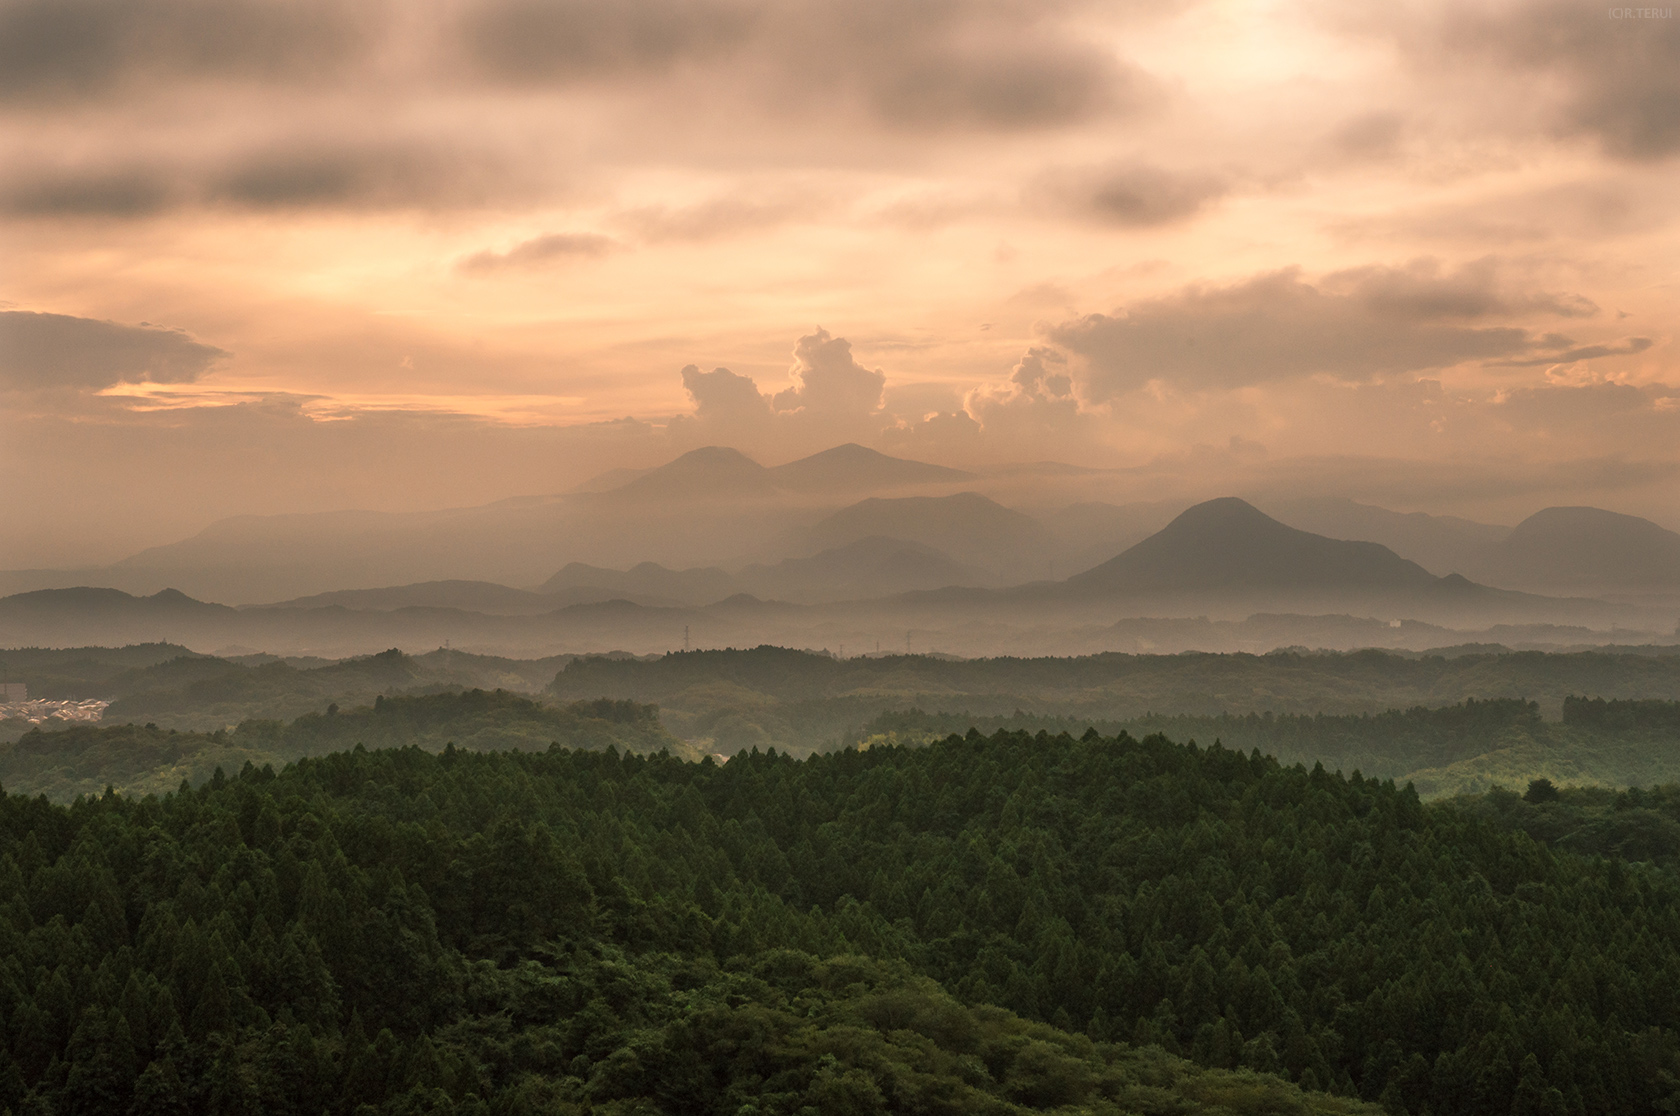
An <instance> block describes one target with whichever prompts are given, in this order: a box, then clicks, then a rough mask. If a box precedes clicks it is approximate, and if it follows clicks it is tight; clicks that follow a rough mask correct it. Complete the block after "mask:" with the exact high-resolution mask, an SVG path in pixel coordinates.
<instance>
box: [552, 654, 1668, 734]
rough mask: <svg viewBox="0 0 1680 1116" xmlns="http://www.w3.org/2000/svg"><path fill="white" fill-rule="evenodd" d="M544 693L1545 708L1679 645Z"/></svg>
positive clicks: (701, 676)
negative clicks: (1525, 704)
mask: <svg viewBox="0 0 1680 1116" xmlns="http://www.w3.org/2000/svg"><path fill="white" fill-rule="evenodd" d="M549 689H550V692H551V693H553V694H554V695H556V696H557V697H561V698H563V699H567V700H572V699H576V698H584V697H602V696H610V697H619V698H631V699H634V700H636V701H650V702H657V703H658V704H659V705H660V706H661V707H662V708H664V707H668V706H670V705H672V704H675V705H678V706H681V707H684V708H686V707H688V706H689V705H691V704H699V703H702V702H703V701H704V699H705V698H706V696H707V695H708V693H710V694H716V693H718V692H719V691H724V692H732V693H735V694H737V695H740V696H741V697H743V698H752V699H756V700H757V701H758V702H759V703H764V702H779V703H784V704H791V703H795V702H806V703H809V702H816V701H834V700H852V701H854V702H856V703H859V704H860V705H862V706H867V705H868V704H869V703H870V702H872V701H881V700H885V701H886V702H887V705H886V706H885V707H887V708H899V709H902V708H906V707H908V706H909V705H920V706H921V707H922V708H924V709H944V710H949V711H951V712H958V711H961V712H967V713H976V714H994V713H1009V712H1011V711H1012V710H1015V709H1022V710H1025V711H1027V712H1055V713H1060V714H1064V715H1069V716H1083V717H1107V718H1122V717H1137V716H1142V715H1143V714H1145V713H1187V714H1204V715H1211V716H1218V715H1219V714H1221V713H1233V714H1241V713H1266V712H1271V713H1275V714H1285V713H1301V714H1307V715H1312V714H1316V713H1327V714H1341V713H1378V712H1381V711H1382V710H1385V709H1409V708H1412V707H1413V706H1419V705H1423V706H1440V705H1453V704H1456V703H1458V702H1461V701H1463V700H1464V699H1465V698H1471V697H1473V698H1478V699H1480V698H1496V697H1512V698H1524V699H1526V700H1529V701H1538V702H1540V703H1541V707H1542V711H1543V712H1544V713H1546V714H1547V715H1548V716H1554V717H1555V716H1556V715H1557V713H1558V711H1559V709H1560V708H1561V706H1562V702H1563V699H1564V698H1565V697H1566V696H1569V695H1571V694H1590V695H1593V696H1596V697H1603V698H1650V699H1654V698H1666V699H1669V700H1674V699H1676V698H1680V653H1667V654H1635V653H1632V652H1629V653H1609V652H1602V651H1585V652H1579V653H1571V654H1549V653H1542V652H1538V651H1527V652H1513V651H1503V652H1489V653H1485V654H1482V653H1478V654H1464V655H1454V656H1443V655H1421V656H1419V655H1406V654H1400V653H1394V652H1387V651H1352V652H1346V653H1330V652H1326V653H1296V652H1289V651H1279V652H1273V653H1271V654H1267V655H1246V654H1231V655H1215V654H1200V653H1195V654H1192V653H1186V654H1183V655H1125V654H1119V653H1107V654H1101V655H1088V656H1083V657H1077V658H1042V659H1012V658H997V659H969V660H950V659H941V658H937V657H934V656H924V655H888V656H883V657H878V658H875V657H871V658H849V659H837V658H835V657H833V656H831V655H824V654H815V653H811V652H805V651H793V650H788V649H785V648H780V647H758V648H753V649H751V650H741V651H690V652H682V653H672V654H670V655H665V656H663V657H661V658H658V659H652V660H635V659H625V658H616V659H615V658H607V657H603V656H587V657H584V658H580V659H575V660H573V661H571V662H569V663H567V664H566V666H565V667H564V669H562V670H561V671H559V673H558V674H557V675H556V676H555V678H554V682H553V684H552V685H551V686H550V688H549Z"/></svg>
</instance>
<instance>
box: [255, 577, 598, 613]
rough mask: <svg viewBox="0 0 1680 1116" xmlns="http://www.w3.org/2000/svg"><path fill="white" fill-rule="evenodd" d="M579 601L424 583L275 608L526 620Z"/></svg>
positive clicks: (475, 585)
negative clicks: (455, 612)
mask: <svg viewBox="0 0 1680 1116" xmlns="http://www.w3.org/2000/svg"><path fill="white" fill-rule="evenodd" d="M576 603H578V602H577V601H576V600H558V599H556V598H555V597H553V596H550V595H547V594H544V593H533V592H531V591H530V590H528V589H512V588H509V587H508V586H506V585H498V584H497V583H495V582H493V581H462V580H450V581H422V582H417V583H416V584H413V585H392V586H388V587H386V588H383V589H339V590H335V591H333V592H330V593H316V594H314V595H313V596H308V597H298V598H296V599H295V600H290V601H281V602H279V603H278V604H275V605H273V606H271V607H274V608H332V607H338V608H367V609H378V610H381V611H384V610H389V609H393V608H459V609H465V610H467V611H470V612H483V613H486V614H489V615H492V616H495V615H504V616H523V615H529V614H534V613H540V612H552V611H553V610H554V609H557V608H561V607H564V606H565V605H569V604H576Z"/></svg>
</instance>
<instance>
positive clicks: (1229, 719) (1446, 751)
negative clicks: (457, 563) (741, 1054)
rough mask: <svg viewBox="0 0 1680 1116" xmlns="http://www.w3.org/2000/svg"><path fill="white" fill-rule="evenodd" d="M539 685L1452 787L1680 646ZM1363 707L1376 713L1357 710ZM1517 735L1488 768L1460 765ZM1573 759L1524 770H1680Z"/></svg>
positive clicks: (1642, 685)
mask: <svg viewBox="0 0 1680 1116" xmlns="http://www.w3.org/2000/svg"><path fill="white" fill-rule="evenodd" d="M548 692H549V693H550V694H552V695H553V696H554V697H556V698H558V699H560V700H574V699H577V698H583V697H596V696H599V695H603V694H605V695H610V696H613V697H618V698H629V699H632V700H635V701H643V702H656V703H658V705H659V707H660V709H661V710H662V714H663V716H664V718H665V723H666V726H667V727H668V728H669V729H670V730H671V731H672V732H673V733H675V734H676V735H677V736H680V737H682V738H683V739H685V740H690V741H693V742H694V743H695V744H696V746H698V747H700V748H701V749H702V750H704V751H708V752H721V753H723V754H725V755H731V754H733V753H734V752H736V751H738V750H743V749H750V748H753V747H757V748H759V749H760V750H764V749H767V748H770V747H775V748H776V749H778V750H780V751H785V752H790V753H792V754H793V755H798V756H803V755H809V754H811V753H812V752H816V751H822V750H826V749H830V748H835V747H842V746H846V745H850V744H860V743H862V742H864V741H866V740H869V739H870V738H871V737H872V736H878V735H886V734H889V733H896V734H897V735H896V736H895V739H910V738H911V736H910V734H911V733H921V734H922V735H923V736H924V738H938V737H943V736H944V735H946V734H948V733H951V732H957V733H962V732H965V731H967V729H968V728H969V726H971V725H972V726H975V727H978V728H980V729H981V730H982V731H995V730H997V729H1010V730H1019V729H1026V730H1027V731H1029V732H1035V731H1037V730H1039V729H1045V730H1047V731H1049V732H1051V733H1056V732H1060V731H1068V732H1071V733H1073V734H1074V735H1076V736H1077V735H1078V734H1080V733H1082V732H1083V731H1084V730H1085V729H1086V728H1087V727H1096V728H1097V729H1098V730H1099V731H1102V732H1106V733H1114V732H1119V731H1122V730H1124V731H1129V732H1131V733H1133V734H1134V735H1144V734H1147V733H1151V732H1165V733H1167V735H1169V736H1171V737H1173V738H1175V739H1179V740H1186V739H1191V738H1194V739H1198V740H1212V739H1220V740H1224V741H1226V742H1227V743H1228V744H1231V745H1232V746H1234V747H1241V748H1243V749H1244V750H1248V749H1251V748H1256V747H1257V748H1259V749H1261V751H1264V752H1268V753H1270V754H1274V755H1277V756H1279V757H1281V758H1285V759H1289V760H1291V761H1294V760H1297V759H1299V760H1304V761H1305V762H1307V763H1312V762H1314V761H1315V760H1322V761H1323V762H1324V763H1325V764H1326V765H1327V766H1330V767H1332V768H1339V769H1341V770H1343V771H1355V770H1358V771H1362V772H1364V773H1365V774H1367V775H1380V776H1382V777H1384V778H1389V777H1395V778H1399V777H1402V776H1410V773H1412V772H1421V771H1428V772H1430V773H1431V774H1430V776H1429V777H1428V778H1429V786H1430V793H1433V794H1454V793H1463V792H1467V791H1485V790H1486V789H1487V788H1488V787H1489V786H1491V785H1492V783H1493V781H1501V780H1502V781H1503V782H1505V783H1506V784H1509V783H1510V782H1511V781H1512V776H1511V775H1510V774H1509V772H1507V771H1506V770H1505V766H1506V762H1505V761H1508V762H1518V763H1521V764H1530V765H1532V764H1534V763H1535V762H1536V760H1537V758H1538V757H1536V756H1534V755H1532V754H1530V752H1529V751H1527V750H1524V743H1525V741H1524V737H1523V734H1524V733H1525V732H1529V731H1530V729H1531V727H1532V726H1533V725H1536V724H1538V723H1539V721H1540V716H1541V715H1544V716H1546V717H1551V718H1554V719H1555V718H1556V717H1557V716H1558V714H1559V712H1560V710H1562V708H1563V705H1564V701H1565V699H1566V698H1568V697H1569V696H1570V695H1572V694H1581V693H1587V694H1597V695H1602V696H1603V697H1606V698H1614V699H1623V698H1626V699H1634V698H1638V699H1655V698H1665V699H1674V698H1680V655H1676V654H1673V653H1667V654H1635V653H1632V652H1628V653H1607V652H1582V653H1579V654H1545V653H1540V652H1499V653H1478V654H1464V655H1457V656H1454V657H1450V658H1449V657H1446V656H1441V655H1422V656H1419V655H1407V654H1401V653H1391V652H1385V651H1357V652H1349V653H1346V654H1333V653H1320V654H1311V653H1295V652H1274V653H1272V654H1268V655H1244V654H1235V655H1208V654H1185V655H1122V654H1102V655H1090V656H1084V657H1079V658H1068V659H1048V658H1046V659H1011V658H999V659H976V660H968V661H951V660H944V659H939V658H935V657H932V656H920V655H916V656H911V655H891V656H884V657H878V658H856V659H835V658H833V657H831V656H827V655H820V654H813V653H809V652H802V651H791V650H787V649H784V648H778V647H758V648H754V649H751V650H744V651H694V652H685V653H681V654H671V655H666V656H663V657H661V658H658V659H652V660H633V659H624V658H622V657H620V658H608V657H604V656H588V657H585V658H581V659H577V660H574V661H573V662H570V663H568V664H567V665H566V667H565V668H564V669H563V670H561V671H560V672H559V674H557V675H556V676H555V678H554V681H553V683H552V684H551V686H550V687H549V690H548ZM1443 706H1445V707H1449V708H1447V709H1441V708H1440V707H1443ZM912 709H914V710H933V711H936V712H932V713H927V714H922V713H918V714H916V716H917V718H918V719H919V720H920V722H921V723H919V724H916V725H906V724H892V723H886V722H885V721H877V718H886V717H890V716H892V715H894V714H902V713H903V711H907V710H912ZM1384 710H1388V711H1390V712H1387V713H1385V712H1383V711H1384ZM1398 710H1406V711H1407V712H1406V713H1404V714H1402V713H1399V712H1394V711H1398ZM1426 710H1428V711H1431V712H1429V713H1428V715H1425V711H1426ZM1268 715H1269V716H1268ZM1362 717H1364V718H1368V719H1369V720H1368V721H1367V722H1366V723H1364V724H1360V723H1356V722H1358V720H1359V719H1360V718H1362ZM1606 735H1607V734H1606V733H1605V732H1594V731H1584V732H1583V734H1582V738H1583V740H1585V741H1586V742H1587V743H1588V744H1589V745H1593V744H1596V742H1598V741H1600V740H1601V739H1603V738H1604V737H1605V736H1606ZM1676 735H1680V734H1673V733H1671V734H1670V736H1671V738H1672V737H1674V736H1676ZM1507 737H1508V739H1507ZM1511 749H1516V751H1515V752H1514V753H1512V755H1510V756H1506V757H1503V761H1495V763H1494V765H1493V766H1490V767H1488V768H1487V769H1485V770H1482V769H1476V768H1474V767H1473V768H1471V769H1468V770H1462V771H1460V770H1454V769H1453V765H1454V764H1457V763H1463V762H1472V761H1474V760H1475V758H1476V757H1479V756H1482V755H1484V754H1487V753H1489V752H1495V751H1509V750H1511ZM1582 772H1584V773H1585V774H1584V775H1583V774H1582V773H1581V772H1571V771H1570V770H1559V771H1555V772H1554V771H1549V770H1539V769H1536V770H1535V771H1534V772H1533V775H1530V776H1528V777H1529V778H1531V777H1534V775H1548V776H1550V777H1552V778H1554V780H1557V781H1579V780H1580V778H1581V777H1585V778H1591V779H1595V780H1597V781H1603V782H1621V783H1624V784H1625V783H1631V782H1640V783H1651V782H1659V781H1670V780H1673V779H1680V764H1677V765H1675V766H1672V767H1670V766H1668V765H1658V766H1654V767H1653V766H1651V765H1646V764H1642V763H1640V762H1639V761H1638V760H1637V757H1635V756H1633V755H1617V756H1598V755H1594V756H1592V757H1590V762H1588V763H1587V764H1585V765H1584V767H1583V768H1582ZM1560 775H1561V776H1564V777H1565V778H1564V779H1558V777H1559V776H1560ZM1572 776H1573V777H1572ZM1524 781H1525V782H1526V778H1525V779H1524ZM1423 786H1424V784H1423V783H1422V782H1419V788H1420V790H1421V789H1423Z"/></svg>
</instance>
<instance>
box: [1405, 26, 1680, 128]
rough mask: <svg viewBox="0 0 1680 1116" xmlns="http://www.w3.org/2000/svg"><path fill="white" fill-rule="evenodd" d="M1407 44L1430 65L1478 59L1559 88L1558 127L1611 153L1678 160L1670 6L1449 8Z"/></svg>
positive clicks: (1678, 81) (1678, 75) (1678, 59)
mask: <svg viewBox="0 0 1680 1116" xmlns="http://www.w3.org/2000/svg"><path fill="white" fill-rule="evenodd" d="M1642 12H1643V13H1647V14H1649V13H1662V12H1666V13H1667V15H1666V16H1665V17H1659V18H1645V17H1644V16H1642V15H1640V14H1639V13H1642ZM1406 38H1407V41H1408V42H1409V44H1410V45H1411V47H1412V49H1413V50H1414V52H1415V53H1416V54H1418V56H1419V57H1420V58H1422V59H1423V60H1425V61H1426V62H1428V63H1434V62H1436V61H1439V60H1442V59H1445V60H1446V61H1448V62H1450V63H1452V64H1455V65H1462V64H1463V62H1464V61H1466V60H1470V59H1477V60H1485V61H1492V62H1494V63H1495V64H1496V65H1499V66H1501V67H1504V68H1509V69H1512V70H1516V71H1519V72H1521V73H1523V74H1524V75H1525V79H1526V80H1528V81H1530V82H1532V81H1534V80H1535V79H1536V78H1541V77H1549V78H1552V79H1554V80H1556V81H1559V82H1561V83H1562V84H1563V86H1564V88H1565V90H1566V92H1565V96H1564V104H1563V106H1562V116H1561V118H1560V119H1559V120H1558V121H1557V124H1558V125H1559V126H1560V127H1561V128H1562V129H1564V130H1566V131H1574V132H1581V133H1585V134H1589V135H1592V136H1594V137H1596V138H1597V139H1598V140H1599V141H1600V142H1601V143H1602V144H1603V146H1604V148H1605V150H1607V151H1609V152H1610V153H1611V154H1613V155H1616V156H1619V157H1621V158H1625V159H1633V160H1650V159H1660V158H1664V157H1666V156H1669V155H1673V154H1675V153H1677V152H1680V23H1677V22H1676V21H1675V20H1674V18H1673V9H1672V8H1660V7H1659V8H1644V7H1622V6H1619V5H1608V6H1607V5H1603V4H1583V3H1580V2H1579V0H1530V2H1528V3H1518V4H1514V5H1508V6H1501V7H1499V8H1497V9H1492V10H1488V9H1478V8H1477V7H1475V6H1473V5H1462V4H1453V5H1451V6H1450V7H1449V8H1447V9H1446V15H1445V18H1444V19H1443V20H1442V21H1441V22H1440V24H1439V25H1437V26H1436V27H1435V28H1434V29H1433V33H1431V34H1423V35H1419V34H1416V33H1415V32H1410V31H1409V32H1407V34H1406Z"/></svg>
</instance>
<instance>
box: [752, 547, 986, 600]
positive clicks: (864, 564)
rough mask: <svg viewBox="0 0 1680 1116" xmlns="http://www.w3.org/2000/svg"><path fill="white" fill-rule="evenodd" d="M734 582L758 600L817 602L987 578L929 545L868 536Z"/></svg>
mask: <svg viewBox="0 0 1680 1116" xmlns="http://www.w3.org/2000/svg"><path fill="white" fill-rule="evenodd" d="M740 580H741V581H742V582H743V583H744V584H746V585H747V586H749V587H750V588H751V589H752V591H753V592H754V593H756V594H757V595H758V596H761V597H766V596H767V597H777V598H781V599H784V600H790V601H802V602H819V601H843V600H856V599H860V598H865V597H881V596H886V595H888V594H892V593H904V592H909V591H911V590H915V589H938V588H941V587H943V586H947V585H978V584H982V583H983V582H985V581H986V580H987V574H986V571H984V570H982V569H980V568H978V567H976V566H971V565H969V564H967V563H965V562H959V561H957V560H956V559H954V558H952V557H951V556H950V555H948V554H945V553H943V552H941V551H939V550H935V549H934V548H933V547H931V546H923V545H922V544H921V543H914V542H908V541H906V540H904V539H890V538H883V537H881V536H878V535H872V536H870V537H868V538H862V539H858V540H857V541H856V542H850V543H847V544H846V545H844V546H837V547H832V548H830V549H828V550H824V551H821V552H820V553H817V554H814V555H812V556H811V557H809V558H787V559H784V560H782V561H780V562H777V563H775V564H774V565H759V566H749V567H747V568H746V569H744V570H742V571H741V577H740Z"/></svg>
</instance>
